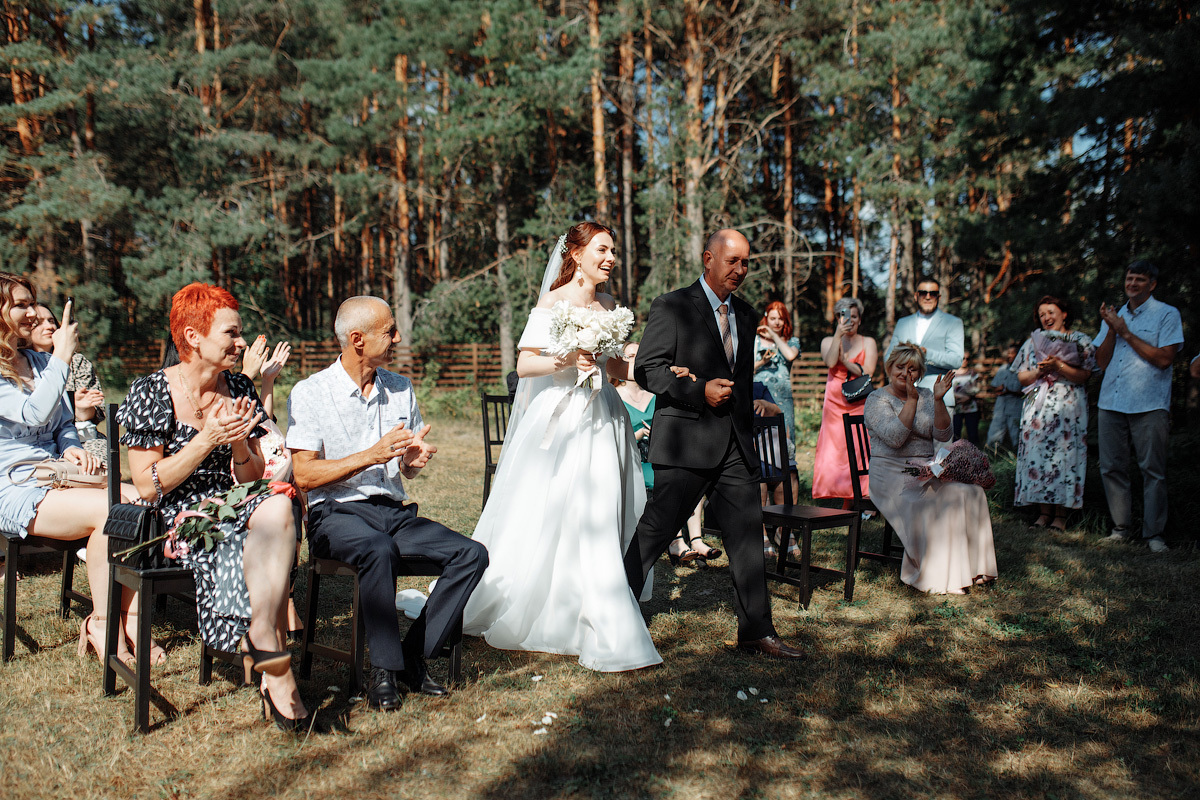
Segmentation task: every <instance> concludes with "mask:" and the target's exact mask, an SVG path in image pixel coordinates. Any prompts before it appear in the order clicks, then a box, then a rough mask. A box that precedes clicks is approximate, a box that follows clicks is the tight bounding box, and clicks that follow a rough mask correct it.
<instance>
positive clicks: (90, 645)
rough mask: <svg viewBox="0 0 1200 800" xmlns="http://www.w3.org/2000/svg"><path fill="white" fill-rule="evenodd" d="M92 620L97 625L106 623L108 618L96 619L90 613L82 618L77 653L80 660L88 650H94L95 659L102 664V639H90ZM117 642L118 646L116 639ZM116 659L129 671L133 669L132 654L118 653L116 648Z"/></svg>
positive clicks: (118, 650)
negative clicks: (97, 623)
mask: <svg viewBox="0 0 1200 800" xmlns="http://www.w3.org/2000/svg"><path fill="white" fill-rule="evenodd" d="M92 620H95V621H96V622H99V623H107V622H108V617H97V616H96V615H95V614H94V613H92V614H88V615H87V616H86V617H84V618H83V622H82V623H80V625H79V652H78V655H79V657H80V658H86V657H87V654H88V650H95V651H96V658H98V659H100V661H101V662H103V661H104V639H103V637H101V638H100V639H99V640H96V639H93V638H92V630H91V623H92ZM117 642H118V644H120V639H118V640H117ZM117 658H119V659H121V663H122V664H124V665H125V666H127V667H129V668H130V669H133V654H132V653H130V652H128V651H126V652H124V653H122V652H121V651H120V648H119V647H118V648H117Z"/></svg>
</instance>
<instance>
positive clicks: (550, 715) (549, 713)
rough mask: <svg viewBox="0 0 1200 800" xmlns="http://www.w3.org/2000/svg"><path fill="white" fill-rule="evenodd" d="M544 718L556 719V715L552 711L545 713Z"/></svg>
mask: <svg viewBox="0 0 1200 800" xmlns="http://www.w3.org/2000/svg"><path fill="white" fill-rule="evenodd" d="M546 716H547V717H550V718H551V719H558V714H555V713H554V712H553V711H547V712H546Z"/></svg>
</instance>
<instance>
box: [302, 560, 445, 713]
mask: <svg viewBox="0 0 1200 800" xmlns="http://www.w3.org/2000/svg"><path fill="white" fill-rule="evenodd" d="M400 570H401V574H403V575H429V576H437V575H441V574H442V568H441V566H440V565H438V564H437V563H436V562H434V561H431V560H429V559H427V558H419V557H416V556H407V557H402V558H401V559H400ZM323 577H337V578H350V579H352V581H353V588H352V589H351V595H350V647H349V648H348V649H345V650H343V649H342V648H340V647H334V646H332V645H329V644H323V643H321V642H318V641H316V635H317V622H318V617H319V615H318V603H319V601H320V592H321V582H322V580H321V579H322V578H323ZM366 649H367V626H366V623H365V621H364V619H363V615H362V602H361V600H360V597H359V591H358V568H357V567H355V566H354V565H353V564H347V563H346V562H345V561H338V560H337V559H334V558H320V557H318V556H314V555H312V554H311V553H309V559H308V600H307V601H306V602H305V604H304V636H303V639H302V642H301V645H300V677H301V678H308V676H309V675H310V674H311V673H312V661H313V656H321V657H322V658H328V659H330V660H331V661H336V662H338V663H341V664H347V665H349V667H350V681H349V687H348V689H349V694H350V696H354V695H356V694H358V693H359V692H360V691H361V690H362V689H363V688H364V687H365V686H366V679H365V674H364V666H363V664H364V661H365V655H366ZM439 655H442V656H446V657H448V658H449V659H450V669H449V672H450V680H449V682H450V683H451V684H456V683H459V682H461V680H462V622H461V620H460V622H459V624H458V627H457V634H455V635H452V636H451V637H450V640H449V641H447V642H446V646H445V648H443V650H442V652H441V653H439Z"/></svg>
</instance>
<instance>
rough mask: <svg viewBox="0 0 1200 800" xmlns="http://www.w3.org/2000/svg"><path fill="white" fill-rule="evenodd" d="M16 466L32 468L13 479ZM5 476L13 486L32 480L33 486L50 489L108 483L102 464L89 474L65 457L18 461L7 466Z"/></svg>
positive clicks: (99, 485)
mask: <svg viewBox="0 0 1200 800" xmlns="http://www.w3.org/2000/svg"><path fill="white" fill-rule="evenodd" d="M18 467H32V469H31V470H30V471H29V474H28V475H26V476H25V477H24V478H22V479H21V480H13V476H12V473H13V470H15V469H17V468H18ZM5 477H6V478H8V480H9V481H10V482H11V483H12V484H13V485H14V486H20V485H23V484H26V483H29V482H30V481H31V480H32V481H33V483H34V485H35V486H45V487H47V488H51V489H103V488H104V487H105V486H106V485H107V484H108V476H107V468H106V466H105V465H104V464H101V465H100V471H99V472H97V473H95V474H92V475H89V474H88V473H86V472H84V471H83V469H82V468H81V467H80V466H79V465H78V464H73V463H71V462H70V461H67V460H66V459H65V458H47V459H43V460H41V461H38V460H35V459H28V460H26V461H18V462H17V463H15V464H13V465H12V466H11V467H9V468H8V472H7V473H5Z"/></svg>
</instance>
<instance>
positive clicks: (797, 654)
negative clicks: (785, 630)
mask: <svg viewBox="0 0 1200 800" xmlns="http://www.w3.org/2000/svg"><path fill="white" fill-rule="evenodd" d="M738 650H744V651H745V652H747V653H754V654H756V655H757V654H758V653H762V654H763V655H765V656H771V658H796V659H800V660H803V659H805V658H807V656H806V655H805V654H804V651H803V650H800V649H799V648H796V647H792V646H790V645H788V644H786V643H785V642H784V641H783V640H782V639H780V638H779V637H778V636H766V637H763V638H762V639H755V640H754V641H752V642H738Z"/></svg>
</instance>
